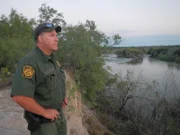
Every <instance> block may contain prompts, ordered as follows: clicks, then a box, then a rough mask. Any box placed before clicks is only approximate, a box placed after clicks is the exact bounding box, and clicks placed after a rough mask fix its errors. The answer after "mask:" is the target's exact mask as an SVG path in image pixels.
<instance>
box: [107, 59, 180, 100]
mask: <svg viewBox="0 0 180 135" xmlns="http://www.w3.org/2000/svg"><path fill="white" fill-rule="evenodd" d="M105 60H106V66H109V67H111V70H112V71H110V72H111V73H112V74H116V73H120V74H121V75H122V76H125V75H126V73H127V70H128V71H129V70H130V71H132V72H133V73H134V76H135V77H138V76H139V75H140V74H141V75H142V76H143V79H144V80H145V81H146V82H148V83H149V84H153V83H154V82H156V83H157V84H158V85H159V88H157V89H159V91H158V92H161V93H162V94H165V95H166V97H167V98H172V97H174V96H176V98H177V97H180V96H179V94H180V92H179V90H180V85H179V81H180V65H178V64H175V63H169V62H164V61H160V60H156V59H151V58H149V57H147V56H146V57H144V58H143V59H142V60H141V61H138V62H137V63H135V62H133V63H131V62H130V61H131V59H127V58H117V57H115V56H109V57H105ZM144 94H145V93H144Z"/></svg>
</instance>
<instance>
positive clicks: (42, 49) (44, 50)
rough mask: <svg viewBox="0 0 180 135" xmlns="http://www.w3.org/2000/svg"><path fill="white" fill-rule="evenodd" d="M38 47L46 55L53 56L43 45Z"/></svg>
mask: <svg viewBox="0 0 180 135" xmlns="http://www.w3.org/2000/svg"><path fill="white" fill-rule="evenodd" d="M37 47H38V48H39V49H40V50H41V51H42V52H43V53H44V54H45V55H48V56H50V55H51V54H52V52H51V51H48V50H47V49H46V48H44V47H43V46H42V45H39V44H37Z"/></svg>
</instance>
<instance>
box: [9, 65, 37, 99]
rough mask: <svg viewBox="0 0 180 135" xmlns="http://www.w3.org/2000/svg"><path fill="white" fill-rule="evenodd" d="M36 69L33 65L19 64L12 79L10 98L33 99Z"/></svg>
mask: <svg viewBox="0 0 180 135" xmlns="http://www.w3.org/2000/svg"><path fill="white" fill-rule="evenodd" d="M35 74H36V69H35V66H33V64H31V63H28V62H26V63H25V62H20V63H19V65H18V67H17V69H16V73H15V75H14V77H13V85H12V90H11V96H16V95H19V96H28V97H33V96H34V92H35V86H36V82H35Z"/></svg>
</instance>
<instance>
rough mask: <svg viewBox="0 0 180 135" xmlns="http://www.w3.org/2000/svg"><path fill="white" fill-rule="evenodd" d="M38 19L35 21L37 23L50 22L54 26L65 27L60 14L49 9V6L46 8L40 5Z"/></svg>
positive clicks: (44, 5)
mask: <svg viewBox="0 0 180 135" xmlns="http://www.w3.org/2000/svg"><path fill="white" fill-rule="evenodd" d="M39 13H40V15H39V19H38V20H37V21H38V23H43V22H52V23H53V24H55V25H61V26H65V25H66V22H65V20H64V19H63V18H64V16H63V14H62V13H58V11H57V10H55V9H54V8H51V7H50V6H47V5H46V4H42V5H41V7H40V8H39Z"/></svg>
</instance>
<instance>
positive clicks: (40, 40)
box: [38, 33, 43, 43]
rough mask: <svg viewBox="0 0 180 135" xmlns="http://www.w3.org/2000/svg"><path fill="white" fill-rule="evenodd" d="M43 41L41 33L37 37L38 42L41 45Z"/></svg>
mask: <svg viewBox="0 0 180 135" xmlns="http://www.w3.org/2000/svg"><path fill="white" fill-rule="evenodd" d="M42 40H43V33H41V34H40V35H39V36H38V42H39V43H41V42H42Z"/></svg>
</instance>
